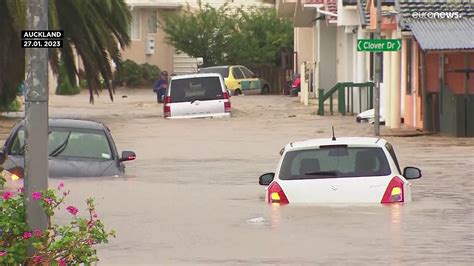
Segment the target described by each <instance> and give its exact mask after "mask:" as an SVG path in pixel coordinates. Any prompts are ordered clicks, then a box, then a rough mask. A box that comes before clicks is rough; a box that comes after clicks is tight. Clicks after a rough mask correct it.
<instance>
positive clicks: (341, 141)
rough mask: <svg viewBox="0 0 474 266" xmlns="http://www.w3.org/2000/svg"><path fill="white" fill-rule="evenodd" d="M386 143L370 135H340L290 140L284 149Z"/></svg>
mask: <svg viewBox="0 0 474 266" xmlns="http://www.w3.org/2000/svg"><path fill="white" fill-rule="evenodd" d="M385 143H387V141H386V140H384V139H382V138H371V137H342V138H336V140H332V138H319V139H309V140H304V141H296V142H291V143H289V144H287V145H286V146H285V150H287V151H288V150H299V149H305V148H319V146H321V145H348V146H365V147H383V146H384V145H385Z"/></svg>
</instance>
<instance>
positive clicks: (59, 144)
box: [10, 128, 113, 160]
mask: <svg viewBox="0 0 474 266" xmlns="http://www.w3.org/2000/svg"><path fill="white" fill-rule="evenodd" d="M24 140H25V131H24V129H20V130H19V131H18V134H17V135H16V137H15V141H14V142H13V145H12V146H11V148H10V154H12V155H22V154H23V152H24V146H23V144H24ZM48 154H49V155H50V156H53V157H81V158H89V159H99V160H112V159H113V154H112V150H111V148H110V145H109V142H108V140H107V137H106V135H105V133H104V132H103V131H100V130H91V131H71V130H70V129H54V128H53V129H52V130H51V132H50V133H49V136H48Z"/></svg>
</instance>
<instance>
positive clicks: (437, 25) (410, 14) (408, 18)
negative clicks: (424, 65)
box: [396, 0, 474, 50]
mask: <svg viewBox="0 0 474 266" xmlns="http://www.w3.org/2000/svg"><path fill="white" fill-rule="evenodd" d="M396 8H397V12H398V13H399V14H400V26H401V28H402V29H403V30H405V31H412V33H413V35H414V36H415V38H416V40H417V41H418V43H419V44H420V46H421V49H423V50H457V49H474V4H473V3H472V2H471V0H444V1H430V0H415V1H413V0H400V1H397V6H396Z"/></svg>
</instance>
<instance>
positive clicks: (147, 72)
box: [114, 59, 160, 87]
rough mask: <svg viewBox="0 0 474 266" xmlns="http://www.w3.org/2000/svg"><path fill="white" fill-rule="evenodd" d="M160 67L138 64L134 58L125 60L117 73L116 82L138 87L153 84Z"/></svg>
mask: <svg viewBox="0 0 474 266" xmlns="http://www.w3.org/2000/svg"><path fill="white" fill-rule="evenodd" d="M159 74H160V69H159V68H158V67H157V66H155V65H150V64H147V63H145V64H141V65H139V64H137V63H135V62H134V61H132V60H128V59H127V60H125V61H124V62H123V64H122V66H121V68H120V69H119V71H118V72H116V73H115V80H114V83H115V84H119V85H126V86H130V87H138V86H144V85H150V84H153V82H154V81H155V80H156V79H158V76H159Z"/></svg>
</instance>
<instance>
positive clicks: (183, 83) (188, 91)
mask: <svg viewBox="0 0 474 266" xmlns="http://www.w3.org/2000/svg"><path fill="white" fill-rule="evenodd" d="M170 96H171V102H172V103H177V102H191V101H196V100H200V101H208V100H217V99H224V93H223V91H222V85H221V81H220V79H219V78H218V77H202V78H188V79H175V80H172V81H171V85H170Z"/></svg>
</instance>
